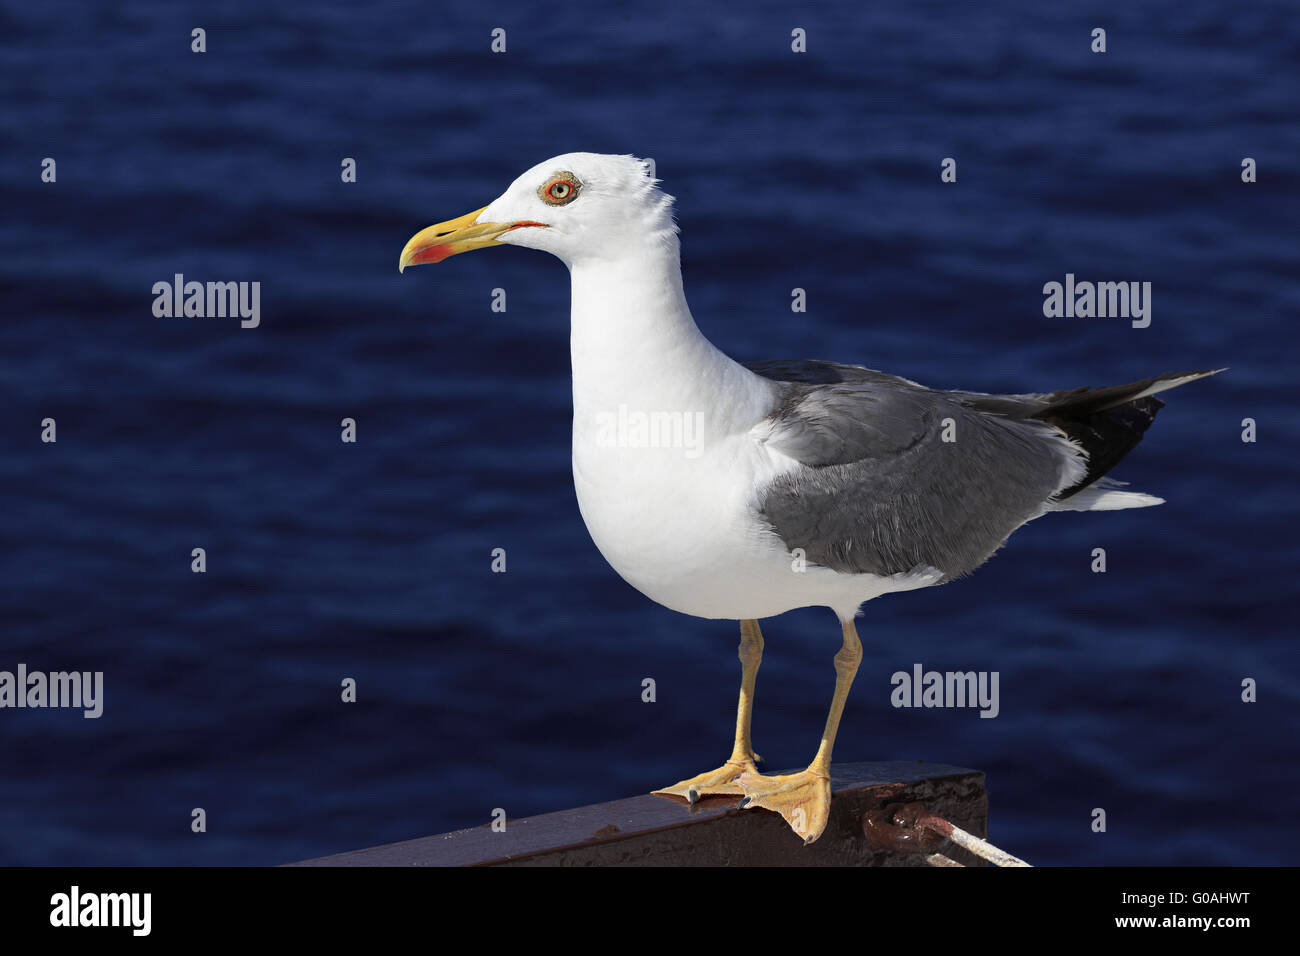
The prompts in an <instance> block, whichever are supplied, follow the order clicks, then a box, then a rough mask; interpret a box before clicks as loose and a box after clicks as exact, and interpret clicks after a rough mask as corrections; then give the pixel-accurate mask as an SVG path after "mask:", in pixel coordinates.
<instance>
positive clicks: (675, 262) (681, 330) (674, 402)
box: [569, 234, 774, 434]
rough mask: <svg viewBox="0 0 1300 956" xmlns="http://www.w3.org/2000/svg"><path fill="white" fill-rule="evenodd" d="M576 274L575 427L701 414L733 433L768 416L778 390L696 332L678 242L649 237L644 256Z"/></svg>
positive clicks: (603, 262) (597, 263)
mask: <svg viewBox="0 0 1300 956" xmlns="http://www.w3.org/2000/svg"><path fill="white" fill-rule="evenodd" d="M569 271H570V276H571V279H572V296H573V307H572V314H571V323H572V329H571V334H570V353H571V356H572V360H573V406H574V416H575V424H577V423H579V422H580V421H582V420H584V419H587V418H589V417H591V416H594V415H598V414H601V413H606V412H611V411H614V410H615V409H616V408H617V407H618V406H619V405H627V406H629V407H630V408H632V409H633V410H636V411H643V412H665V411H666V412H674V411H691V412H694V411H700V412H704V413H705V414H706V415H708V416H709V418H710V419H711V424H712V425H713V427H714V428H722V429H723V430H726V431H734V430H744V429H748V428H749V427H751V426H752V425H753V424H754V423H755V422H756V421H758V420H759V419H760V418H762V417H763V415H765V414H766V413H767V412H768V411H769V410H770V406H771V401H772V396H773V394H774V392H773V388H772V386H771V383H769V382H768V381H767V380H765V379H762V378H760V377H759V376H757V375H755V374H754V373H753V372H750V371H749V370H748V369H746V368H745V367H744V366H742V365H740V364H738V363H736V362H734V361H732V360H731V359H730V358H728V357H727V356H726V355H725V354H723V353H722V352H721V351H719V350H718V349H717V348H715V347H714V345H713V344H712V343H711V342H709V340H708V339H706V338H705V337H704V335H703V333H701V332H700V330H699V328H698V327H697V326H696V325H695V320H694V318H692V317H691V310H690V307H689V306H688V305H687V304H686V295H685V293H684V291H683V290H682V273H681V266H680V261H679V256H678V246H677V237H676V236H675V235H671V236H665V235H663V234H659V235H652V236H649V237H647V238H646V240H645V242H644V244H643V246H642V247H641V248H639V249H636V250H632V251H630V252H629V253H627V254H623V255H619V256H616V257H613V258H609V259H603V258H602V259H590V260H583V261H581V262H576V263H573V264H572V265H571V266H570V269H569ZM715 434H716V433H715Z"/></svg>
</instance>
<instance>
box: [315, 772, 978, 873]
mask: <svg viewBox="0 0 1300 956" xmlns="http://www.w3.org/2000/svg"><path fill="white" fill-rule="evenodd" d="M782 772H785V773H788V772H790V771H782ZM832 773H833V775H832V779H831V785H832V788H833V794H834V798H833V801H832V803H831V816H830V822H829V823H828V824H827V826H826V832H825V833H823V834H822V837H821V839H820V840H818V841H817V842H816V843H814V844H812V845H811V846H804V845H803V844H802V842H801V841H800V840H799V838H798V837H796V836H795V835H794V834H793V833H792V832H791V831H790V828H789V827H788V826H786V824H785V822H784V821H783V820H782V819H781V818H780V817H779V816H777V815H776V814H774V813H769V812H767V811H766V810H738V809H736V803H737V798H736V797H706V798H704V799H703V800H701V801H700V802H699V803H697V804H696V805H695V806H694V807H689V806H687V804H686V802H685V801H684V800H678V799H675V798H672V797H662V796H653V795H650V794H647V795H645V796H639V797H629V798H628V799H626V800H614V801H612V802H610V803H598V804H593V805H592V806H587V807H577V808H575V809H572V810H561V811H559V812H558V813H546V814H542V815H540V816H536V817H526V818H523V819H520V820H510V821H508V822H507V825H506V828H505V831H504V832H494V831H493V830H492V829H491V827H490V826H489V825H487V824H485V825H483V826H481V827H475V828H474V829H471V830H457V831H455V832H453V833H442V834H439V835H437V836H431V837H424V838H422V839H418V840H408V841H405V842H403V843H391V844H388V845H387V846H377V847H371V848H369V849H365V850H354V851H352V852H349V853H340V854H337V855H335V856H325V857H320V858H318V859H314V860H304V861H303V862H301V863H295V864H290V865H293V866H925V865H927V864H926V862H925V856H924V855H922V854H918V853H916V852H909V850H910V848H903V849H893V850H891V849H888V848H886V847H884V846H881V845H879V844H878V843H877V842H874V841H872V840H868V839H867V837H866V836H865V835H864V833H863V819H864V817H866V815H867V814H869V813H872V812H878V811H880V810H881V808H882V807H883V806H885V805H886V804H893V803H912V802H921V803H924V804H925V806H926V807H927V808H928V810H929V811H930V812H931V813H933V814H936V815H938V816H940V817H943V818H945V819H947V820H949V821H951V822H952V823H954V824H956V825H957V826H959V827H961V828H962V829H964V830H967V831H969V832H970V833H973V834H975V835H976V836H980V837H983V836H987V833H988V829H987V827H988V800H987V797H986V795H985V792H984V775H983V774H982V773H979V772H978V771H975V770H967V769H964V768H961V767H950V766H946V765H944V764H932V763H923V762H921V761H915V762H903V761H895V762H888V763H857V764H840V765H836V766H835V767H834V768H833V771H832ZM942 852H943V854H944V855H945V856H948V857H951V858H952V859H953V860H956V861H958V862H960V863H964V864H967V865H978V866H982V865H984V864H983V862H982V861H980V860H978V859H977V858H976V857H974V856H972V855H971V854H969V853H967V852H966V851H965V850H963V849H961V848H960V847H957V846H955V845H953V844H952V843H949V842H944V843H943V849H942Z"/></svg>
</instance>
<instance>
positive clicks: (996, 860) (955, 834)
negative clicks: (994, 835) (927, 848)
mask: <svg viewBox="0 0 1300 956" xmlns="http://www.w3.org/2000/svg"><path fill="white" fill-rule="evenodd" d="M945 822H946V821H945ZM948 826H950V827H952V832H951V833H949V834H947V837H948V839H950V840H952V842H953V843H955V844H957V845H958V846H959V847H962V848H963V849H967V850H970V851H971V852H972V853H974V854H975V855H976V856H978V857H982V858H984V859H985V860H988V861H989V862H990V863H992V864H993V865H994V866H1029V864H1028V863H1026V862H1025V861H1024V860H1022V859H1020V857H1018V856H1012V855H1011V854H1010V853H1008V852H1007V851H1006V850H999V849H998V848H997V847H995V846H994V845H993V844H992V843H990V842H989V841H988V840H981V839H980V838H979V837H977V836H975V835H974V834H972V833H967V832H966V831H965V830H963V829H962V828H961V827H958V826H953V825H952V824H951V823H949V824H948Z"/></svg>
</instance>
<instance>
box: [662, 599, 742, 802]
mask: <svg viewBox="0 0 1300 956" xmlns="http://www.w3.org/2000/svg"><path fill="white" fill-rule="evenodd" d="M739 656H740V702H739V703H738V704H737V706H736V743H735V746H733V747H732V748H731V757H730V758H728V760H727V762H726V763H724V764H723V765H722V766H721V767H719V768H718V769H717V770H710V771H708V772H706V773H702V774H699V775H698V776H695V777H691V778H690V779H689V780H683V781H681V782H680V783H675V784H673V785H672V786H671V787H664V789H662V790H656V791H655V793H660V794H667V795H669V796H674V797H685V798H686V799H687V800H688V801H690V802H691V803H694V802H695V801H696V800H698V799H700V797H702V796H709V795H710V794H718V793H722V794H727V793H731V794H738V793H742V792H743V791H742V790H741V789H740V787H739V786H737V785H736V783H735V779H736V778H737V777H739V776H740V775H741V774H742V773H746V772H753V773H757V772H758V767H757V766H756V762H760V761H762V759H763V758H762V757H760V756H758V754H756V753H754V747H753V744H752V743H750V739H749V728H750V722H751V720H752V718H753V716H754V682H755V680H757V678H758V665H759V664H761V663H763V632H762V631H761V630H759V627H758V621H741V622H740V654H739Z"/></svg>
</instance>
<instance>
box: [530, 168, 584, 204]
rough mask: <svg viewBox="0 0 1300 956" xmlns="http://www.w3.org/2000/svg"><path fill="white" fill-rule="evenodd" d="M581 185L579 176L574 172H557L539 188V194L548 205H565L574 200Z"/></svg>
mask: <svg viewBox="0 0 1300 956" xmlns="http://www.w3.org/2000/svg"><path fill="white" fill-rule="evenodd" d="M581 187H582V183H580V182H578V177H576V176H574V175H573V173H556V174H555V175H554V176H552V177H551V178H550V180H548V181H547V183H546V185H545V186H543V187H542V188H541V189H539V190H537V195H539V196H541V197H542V202H544V203H546V204H547V205H548V206H563V205H564V204H565V203H568V202H573V200H574V199H575V198H576V197H577V195H578V190H579V189H580V188H581Z"/></svg>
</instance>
